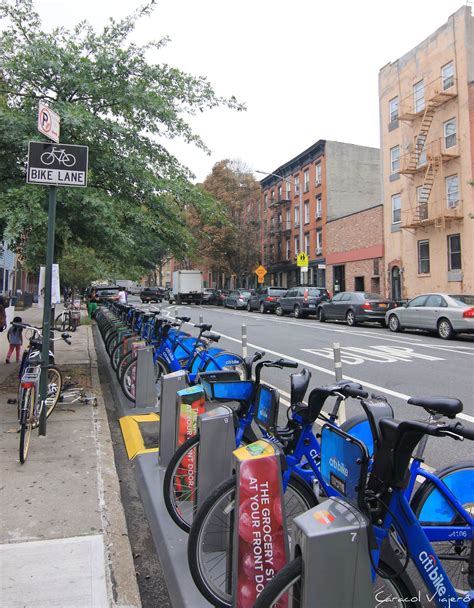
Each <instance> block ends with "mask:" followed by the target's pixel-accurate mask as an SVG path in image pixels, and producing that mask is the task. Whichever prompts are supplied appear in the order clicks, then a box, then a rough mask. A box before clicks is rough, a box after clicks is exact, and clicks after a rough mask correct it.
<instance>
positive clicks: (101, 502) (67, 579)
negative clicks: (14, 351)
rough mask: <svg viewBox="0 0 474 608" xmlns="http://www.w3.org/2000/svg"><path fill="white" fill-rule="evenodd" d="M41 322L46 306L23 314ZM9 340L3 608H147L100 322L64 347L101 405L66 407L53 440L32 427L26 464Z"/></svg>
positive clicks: (3, 372) (0, 508)
mask: <svg viewBox="0 0 474 608" xmlns="http://www.w3.org/2000/svg"><path fill="white" fill-rule="evenodd" d="M18 314H19V316H21V317H22V319H23V321H24V322H27V323H31V324H33V325H41V320H42V310H40V309H38V308H30V309H28V310H26V311H22V312H20V313H18ZM6 351H7V339H6V331H5V332H3V333H2V334H0V408H1V410H0V411H1V415H0V434H1V439H2V441H1V448H0V461H1V469H2V471H1V477H0V512H1V520H2V521H1V527H0V606H1V608H52V607H58V608H63V607H70V608H92V607H94V608H106V607H109V606H112V607H116V608H138V607H140V606H141V603H140V596H139V593H138V587H137V583H136V576H135V568H134V564H133V559H132V555H131V550H130V544H129V540H128V532H127V528H126V523H125V517H124V512H123V508H122V503H121V498H120V486H119V480H118V477H117V472H116V469H115V464H114V454H113V448H112V442H111V438H110V432H109V427H108V422H107V415H106V411H105V407H104V402H103V399H102V394H101V390H100V383H99V376H98V370H97V358H96V353H95V349H94V342H93V339H92V331H91V326H87V325H84V326H81V327H79V329H78V330H77V331H76V332H75V333H74V334H72V345H71V346H68V345H67V344H66V343H64V342H62V341H61V342H56V343H55V353H56V363H57V364H58V365H59V366H60V367H61V370H62V371H63V373H64V375H68V376H71V378H72V379H73V380H78V381H79V384H80V385H81V386H84V387H85V388H90V387H92V388H91V391H92V392H93V393H94V394H95V395H96V396H97V398H98V407H93V406H92V405H85V404H82V403H80V402H77V403H74V404H71V405H66V404H58V405H57V407H56V410H55V411H54V412H53V414H52V416H51V417H50V418H49V419H48V424H47V434H46V437H39V436H38V431H37V430H33V433H32V437H31V444H30V449H29V453H28V460H27V461H26V463H25V464H24V465H20V464H19V461H18V445H19V435H18V433H17V432H16V431H17V428H18V422H17V406H16V404H8V403H7V399H8V398H15V397H16V386H17V379H16V373H17V371H18V366H17V365H16V364H14V363H13V364H12V363H10V365H6V364H5V355H6Z"/></svg>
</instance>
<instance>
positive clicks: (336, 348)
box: [332, 342, 346, 424]
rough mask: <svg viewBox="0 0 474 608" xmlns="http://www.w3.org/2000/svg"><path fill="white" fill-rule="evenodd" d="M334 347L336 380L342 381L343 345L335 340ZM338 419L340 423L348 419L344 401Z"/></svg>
mask: <svg viewBox="0 0 474 608" xmlns="http://www.w3.org/2000/svg"><path fill="white" fill-rule="evenodd" d="M332 348H333V351H334V375H335V377H336V382H340V381H341V380H342V363H341V345H340V344H339V342H334V343H333V345H332ZM338 421H339V424H342V423H343V422H345V421H346V405H345V403H344V401H342V402H341V405H340V406H339V413H338Z"/></svg>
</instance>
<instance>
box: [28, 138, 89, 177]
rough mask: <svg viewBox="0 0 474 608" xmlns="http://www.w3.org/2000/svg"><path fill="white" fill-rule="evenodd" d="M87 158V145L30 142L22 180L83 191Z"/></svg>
mask: <svg viewBox="0 0 474 608" xmlns="http://www.w3.org/2000/svg"><path fill="white" fill-rule="evenodd" d="M88 156H89V148H88V147H87V146H73V145H69V144H53V143H45V142H37V141H30V142H29V145H28V171H27V174H26V181H27V183H29V184H43V185H50V186H75V187H79V188H84V187H85V186H87V163H88Z"/></svg>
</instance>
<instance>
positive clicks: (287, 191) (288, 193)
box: [285, 181, 291, 201]
mask: <svg viewBox="0 0 474 608" xmlns="http://www.w3.org/2000/svg"><path fill="white" fill-rule="evenodd" d="M285 185H286V200H287V201H289V200H290V196H291V184H290V182H288V181H287V182H285Z"/></svg>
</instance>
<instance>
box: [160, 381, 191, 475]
mask: <svg viewBox="0 0 474 608" xmlns="http://www.w3.org/2000/svg"><path fill="white" fill-rule="evenodd" d="M186 386H188V374H187V372H186V371H184V370H179V371H177V372H172V373H171V374H165V375H164V376H162V377H161V400H160V444H159V445H160V450H159V452H158V462H159V464H160V466H162V467H167V466H168V464H169V462H170V460H171V458H172V457H173V454H174V453H175V451H176V426H177V414H176V410H177V407H176V403H177V397H176V393H177V392H178V391H180V390H181V389H183V388H186Z"/></svg>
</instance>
